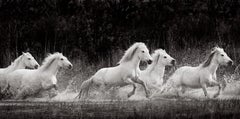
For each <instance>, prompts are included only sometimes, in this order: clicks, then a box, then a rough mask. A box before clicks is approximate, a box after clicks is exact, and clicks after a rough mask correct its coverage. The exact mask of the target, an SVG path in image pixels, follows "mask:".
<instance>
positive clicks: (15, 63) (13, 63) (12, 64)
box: [8, 55, 23, 67]
mask: <svg viewBox="0 0 240 119" xmlns="http://www.w3.org/2000/svg"><path fill="white" fill-rule="evenodd" d="M22 57H23V55H20V56H19V57H17V58H16V59H15V60H14V61H13V62H11V65H9V66H8V67H15V66H17V65H18V64H19V63H20V61H21V60H22Z"/></svg>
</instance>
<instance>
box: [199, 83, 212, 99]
mask: <svg viewBox="0 0 240 119" xmlns="http://www.w3.org/2000/svg"><path fill="white" fill-rule="evenodd" d="M201 87H202V89H203V92H204V95H205V96H206V97H207V98H210V96H209V95H208V93H207V89H206V88H207V84H205V83H204V84H201Z"/></svg>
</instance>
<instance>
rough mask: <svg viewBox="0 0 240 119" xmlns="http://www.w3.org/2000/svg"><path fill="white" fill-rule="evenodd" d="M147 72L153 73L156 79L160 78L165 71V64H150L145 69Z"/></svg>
mask: <svg viewBox="0 0 240 119" xmlns="http://www.w3.org/2000/svg"><path fill="white" fill-rule="evenodd" d="M147 72H148V73H149V74H150V75H154V76H155V77H157V79H159V80H161V79H162V78H163V76H164V72H165V65H163V64H157V65H155V64H151V66H149V69H147Z"/></svg>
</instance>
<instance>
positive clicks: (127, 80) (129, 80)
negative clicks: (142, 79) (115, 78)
mask: <svg viewBox="0 0 240 119" xmlns="http://www.w3.org/2000/svg"><path fill="white" fill-rule="evenodd" d="M124 82H125V83H127V84H129V85H133V90H132V91H131V92H130V93H128V95H127V96H128V98H129V97H131V96H132V95H134V94H135V91H136V84H135V83H134V82H133V81H132V79H131V78H126V79H125V80H124Z"/></svg>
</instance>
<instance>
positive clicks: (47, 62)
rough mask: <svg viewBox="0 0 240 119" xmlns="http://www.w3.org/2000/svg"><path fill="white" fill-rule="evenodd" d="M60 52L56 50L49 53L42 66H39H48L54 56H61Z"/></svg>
mask: <svg viewBox="0 0 240 119" xmlns="http://www.w3.org/2000/svg"><path fill="white" fill-rule="evenodd" d="M62 56H63V55H62V53H59V52H56V53H54V54H49V55H48V56H47V57H46V58H45V59H44V61H43V63H42V66H41V67H40V68H42V69H45V68H47V67H48V66H50V65H51V64H52V63H53V62H54V60H55V59H56V58H60V57H62Z"/></svg>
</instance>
